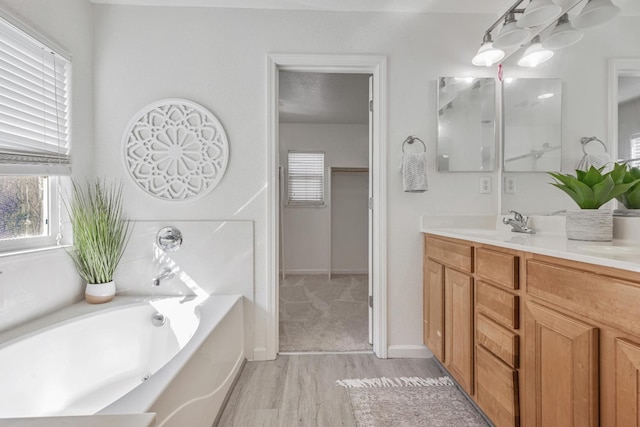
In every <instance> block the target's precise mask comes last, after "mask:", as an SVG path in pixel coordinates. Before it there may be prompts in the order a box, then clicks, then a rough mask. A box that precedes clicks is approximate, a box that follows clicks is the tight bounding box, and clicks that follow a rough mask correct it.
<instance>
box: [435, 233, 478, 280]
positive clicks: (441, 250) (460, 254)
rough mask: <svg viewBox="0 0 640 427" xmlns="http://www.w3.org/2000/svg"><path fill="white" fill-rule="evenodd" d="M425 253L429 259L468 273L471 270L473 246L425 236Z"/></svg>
mask: <svg viewBox="0 0 640 427" xmlns="http://www.w3.org/2000/svg"><path fill="white" fill-rule="evenodd" d="M425 254H426V255H427V256H428V257H429V258H431V259H434V260H437V261H439V262H441V263H443V264H446V265H449V266H451V267H454V268H457V269H459V270H462V271H466V272H469V273H471V272H472V271H473V248H472V247H471V246H468V245H463V244H459V243H453V242H448V241H445V240H440V239H434V238H432V237H426V238H425Z"/></svg>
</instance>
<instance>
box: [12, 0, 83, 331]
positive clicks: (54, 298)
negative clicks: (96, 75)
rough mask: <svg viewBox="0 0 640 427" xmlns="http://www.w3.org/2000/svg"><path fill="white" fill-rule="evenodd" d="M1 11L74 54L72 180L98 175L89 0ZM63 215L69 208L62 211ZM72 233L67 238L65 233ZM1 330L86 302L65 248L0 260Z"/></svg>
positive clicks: (17, 3)
mask: <svg viewBox="0 0 640 427" xmlns="http://www.w3.org/2000/svg"><path fill="white" fill-rule="evenodd" d="M0 8H1V9H2V10H3V11H4V12H5V13H7V14H9V15H11V16H13V17H15V18H17V19H19V20H20V21H22V22H23V23H24V24H26V25H27V26H29V27H31V28H33V29H34V30H36V31H37V32H39V33H41V34H42V35H44V36H46V37H48V38H50V39H51V40H52V41H54V42H55V43H56V44H58V45H60V46H61V47H63V48H64V49H66V50H67V51H68V52H69V53H70V54H71V55H72V58H71V62H72V67H73V68H72V73H73V84H72V87H71V109H72V111H71V114H72V119H73V123H72V127H71V138H72V144H73V145H72V147H73V148H72V149H73V160H72V161H73V164H72V168H73V176H74V177H76V178H78V179H83V178H84V177H86V176H89V175H92V174H93V53H92V52H93V51H92V49H93V40H92V33H93V31H92V30H93V26H92V22H93V19H92V18H93V12H92V6H91V4H90V3H89V2H88V1H86V0H56V1H55V2H54V1H50V0H29V1H25V0H0ZM62 210H64V208H62ZM66 234H68V233H66ZM0 271H1V272H2V274H1V275H0V330H3V329H6V328H9V327H11V326H13V325H15V324H17V323H20V322H24V321H26V320H29V319H32V318H35V317H38V316H41V315H43V314H45V313H47V312H51V311H55V310H56V309H58V308H61V307H64V306H66V305H68V304H71V303H73V302H75V301H78V300H80V299H81V298H82V292H83V287H82V282H81V280H80V277H79V276H78V275H77V273H76V272H75V270H74V268H73V264H72V263H71V261H70V260H69V257H68V256H67V254H66V253H64V251H63V250H61V249H55V250H50V251H44V252H38V253H33V254H28V255H24V254H23V255H13V256H2V257H0Z"/></svg>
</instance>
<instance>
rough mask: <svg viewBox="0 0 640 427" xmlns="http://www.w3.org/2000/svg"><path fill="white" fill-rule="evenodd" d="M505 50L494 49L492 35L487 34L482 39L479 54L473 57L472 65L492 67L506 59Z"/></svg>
mask: <svg viewBox="0 0 640 427" xmlns="http://www.w3.org/2000/svg"><path fill="white" fill-rule="evenodd" d="M504 55H505V53H504V50H501V49H496V48H495V47H493V40H492V39H491V33H490V32H486V33H485V34H484V37H483V38H482V45H481V46H480V49H478V53H477V54H476V56H474V57H473V59H472V60H471V63H472V64H473V65H477V66H485V67H490V66H492V65H493V64H495V63H497V62H498V61H500V60H501V59H502V58H504Z"/></svg>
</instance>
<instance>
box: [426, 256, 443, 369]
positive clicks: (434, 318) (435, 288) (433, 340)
mask: <svg viewBox="0 0 640 427" xmlns="http://www.w3.org/2000/svg"><path fill="white" fill-rule="evenodd" d="M423 298H424V313H423V317H424V329H423V335H424V344H425V345H426V346H427V347H429V350H431V352H432V353H433V355H434V356H435V357H436V358H437V359H438V360H439V361H440V362H444V267H443V266H442V265H440V264H438V263H437V262H434V261H432V260H430V259H427V260H425V264H424V289H423Z"/></svg>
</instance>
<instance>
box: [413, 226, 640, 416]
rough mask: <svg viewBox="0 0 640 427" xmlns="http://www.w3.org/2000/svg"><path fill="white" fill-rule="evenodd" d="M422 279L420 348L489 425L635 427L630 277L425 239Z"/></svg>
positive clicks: (638, 339)
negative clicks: (423, 347) (439, 364)
mask: <svg viewBox="0 0 640 427" xmlns="http://www.w3.org/2000/svg"><path fill="white" fill-rule="evenodd" d="M424 272H425V274H424V326H425V330H424V342H425V344H426V345H427V346H428V347H429V349H431V351H432V352H433V353H434V355H435V356H436V357H437V358H438V360H440V361H441V362H442V364H443V366H444V367H445V368H446V369H447V370H448V371H449V373H451V375H452V376H453V377H454V378H455V379H456V381H457V382H458V383H459V384H460V385H461V387H462V388H463V389H464V390H465V391H466V392H467V393H468V394H469V396H470V397H471V398H472V399H473V400H474V401H475V402H476V403H477V405H478V406H479V407H480V409H482V410H483V411H484V413H485V415H486V416H487V417H488V418H489V419H490V420H491V421H492V422H493V423H494V424H495V425H496V426H497V427H503V426H509V427H511V426H525V427H539V426H544V427H546V426H562V427H565V426H566V427H571V426H574V427H583V426H602V427H628V426H631V427H640V273H637V272H632V271H626V270H619V269H615V268H610V267H604V266H599V265H594V264H587V263H582V262H577V261H571V260H566V259H561V258H556V257H549V256H543V255H538V254H532V253H529V252H521V251H515V250H511V249H505V248H499V247H494V246H488V245H483V244H478V243H473V242H469V241H464V240H458V239H450V238H444V237H439V236H432V235H428V234H427V235H425V259H424Z"/></svg>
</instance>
